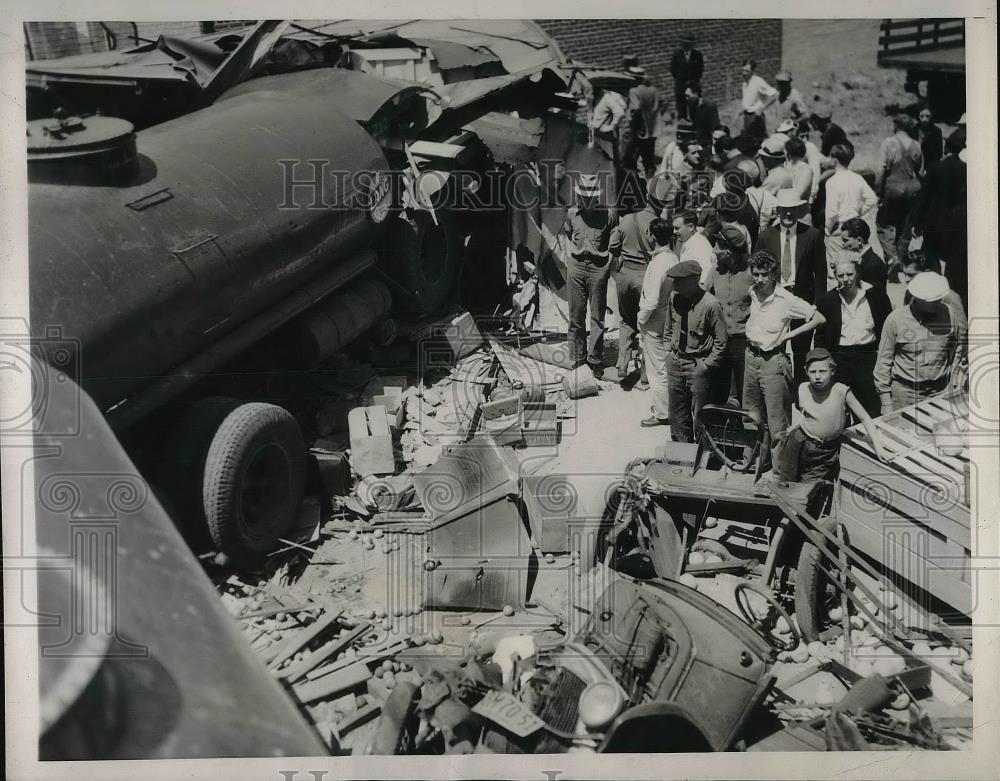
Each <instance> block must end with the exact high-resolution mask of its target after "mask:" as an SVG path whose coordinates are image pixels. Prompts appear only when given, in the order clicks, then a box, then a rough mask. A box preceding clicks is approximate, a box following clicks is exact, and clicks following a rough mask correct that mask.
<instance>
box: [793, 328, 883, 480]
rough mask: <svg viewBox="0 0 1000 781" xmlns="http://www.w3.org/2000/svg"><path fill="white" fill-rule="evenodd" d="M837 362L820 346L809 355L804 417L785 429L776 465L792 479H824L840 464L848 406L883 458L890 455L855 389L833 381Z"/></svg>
mask: <svg viewBox="0 0 1000 781" xmlns="http://www.w3.org/2000/svg"><path fill="white" fill-rule="evenodd" d="M835 370H836V364H835V363H834V362H833V356H831V355H830V352H829V350H827V349H825V348H823V347H817V348H816V349H814V350H810V352H809V354H808V355H807V356H806V376H807V377H808V378H809V381H808V382H803V383H802V384H801V385H799V392H798V398H797V399H796V406H797V407H798V408H799V410H800V411H801V412H802V418H801V420H799V422H798V423H796V424H795V425H794V426H792V427H791V428H789V429H788V431H787V432H786V433H785V438H784V442H783V443H782V445H781V451H780V453H779V456H778V463H777V464H776V465H775V477H776V478H777V479H778V480H784V481H787V482H790V483H797V482H800V481H805V480H820V479H822V478H824V477H827V476H828V475H829V474H830V473H831V472H833V471H834V470H835V468H836V466H837V462H838V460H839V457H840V435H841V434H842V433H843V431H844V428H845V426H846V424H847V410H850V411H851V413H852V414H853V415H854V416H855V418H857V419H858V420H859V421H861V424H862V425H863V426H864V427H865V431H866V432H867V433H868V437H869V438H870V439H871V441H872V443H873V445H874V446H875V452H876V453H877V454H878V457H879V459H881V460H882V461H887V460H888V459H889V456H888V454H887V453H886V451H885V448H884V447H883V446H882V439H881V437H880V435H879V432H878V429H876V428H875V426H874V425H873V424H872V419H871V416H870V415H869V414H868V413H867V412H866V411H865V408H864V407H863V406H862V405H861V402H860V401H858V400H857V399H856V398H855V396H854V394H853V393H852V392H851V389H850V388H848V387H847V386H846V385H844V384H843V383H840V382H834V381H833V375H834V371H835Z"/></svg>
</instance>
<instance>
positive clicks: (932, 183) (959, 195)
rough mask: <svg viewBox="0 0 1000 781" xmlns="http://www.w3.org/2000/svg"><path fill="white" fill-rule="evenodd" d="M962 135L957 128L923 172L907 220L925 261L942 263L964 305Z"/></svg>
mask: <svg viewBox="0 0 1000 781" xmlns="http://www.w3.org/2000/svg"><path fill="white" fill-rule="evenodd" d="M964 148H965V131H964V130H963V129H962V128H959V129H958V130H956V131H955V132H954V133H952V134H951V135H950V136H948V138H947V139H946V140H945V144H944V151H945V156H944V157H943V158H942V159H941V160H939V161H938V162H936V163H934V165H932V166H930V167H929V168H928V169H927V175H926V176H925V177H924V182H923V185H922V187H921V188H920V192H919V193H917V199H916V203H915V204H914V206H913V212H912V214H911V216H910V219H911V222H912V223H913V232H914V233H915V234H916V235H918V236H919V235H921V234H923V237H924V246H923V249H924V252H925V253H926V255H927V257H928V258H931V259H932V260H937V261H944V263H945V272H944V275H945V276H946V277H947V278H948V283H949V284H950V285H951V289H952V290H954V291H956V292H957V293H958V294H959V296H961V298H962V301H963V302H968V295H969V281H968V257H967V248H968V235H967V225H966V203H965V198H966V189H967V176H968V174H967V170H966V166H965V163H964V162H962V160H961V159H960V158H959V156H958V155H959V153H960V152H961V151H962V150H963V149H964Z"/></svg>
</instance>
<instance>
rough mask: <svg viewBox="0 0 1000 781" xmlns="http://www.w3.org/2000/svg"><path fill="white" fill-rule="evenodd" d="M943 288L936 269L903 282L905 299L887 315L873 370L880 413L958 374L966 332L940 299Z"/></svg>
mask: <svg viewBox="0 0 1000 781" xmlns="http://www.w3.org/2000/svg"><path fill="white" fill-rule="evenodd" d="M948 290H949V287H948V280H946V279H945V278H944V277H942V276H941V275H940V274H935V273H934V272H933V271H925V272H923V273H921V274H917V276H915V277H914V278H913V279H912V280H911V281H910V284H909V286H908V287H907V292H908V293H910V295H911V296H912V299H911V300H910V303H909V304H907V305H905V306H902V307H900V308H899V309H896V310H894V311H893V312H892V313H891V314H890V315H889V316H888V317H887V318H886V321H885V325H884V326H883V327H882V338H881V340H880V341H879V350H878V359H877V361H876V363H875V371H874V377H875V387H876V388H877V389H878V394H879V399H880V400H881V409H882V414H883V415H885V414H887V413H889V412H892V411H894V410H898V409H902V408H903V407H907V406H909V405H911V404H916V403H917V402H918V401H920V400H921V399H924V398H927V397H928V396H932V395H934V394H936V393H940V392H942V391H944V390H946V389H947V388H948V387H949V386H950V385H953V384H955V383H956V382H957V381H959V380H960V378H961V377H962V376H963V371H964V368H965V361H966V355H967V352H966V350H967V347H966V341H965V340H966V333H967V332H966V328H965V324H964V323H963V322H961V321H960V320H959V319H958V318H957V317H956V316H955V313H954V312H953V311H952V309H951V307H949V306H947V305H946V304H945V303H944V302H943V301H942V299H943V298H944V297H945V295H946V294H947V292H948Z"/></svg>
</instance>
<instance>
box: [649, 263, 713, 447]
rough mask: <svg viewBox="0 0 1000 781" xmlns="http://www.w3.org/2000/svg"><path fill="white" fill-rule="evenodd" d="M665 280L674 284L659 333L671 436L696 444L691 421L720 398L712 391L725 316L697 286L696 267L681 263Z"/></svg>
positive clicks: (698, 285) (675, 439)
mask: <svg viewBox="0 0 1000 781" xmlns="http://www.w3.org/2000/svg"><path fill="white" fill-rule="evenodd" d="M667 276H669V277H671V278H672V279H673V280H674V289H673V291H671V293H670V299H669V302H668V304H667V318H666V323H665V325H664V330H663V341H664V343H665V344H666V347H667V360H666V364H667V377H668V387H669V401H670V435H671V438H672V439H673V440H674V441H675V442H694V421H696V420H697V419H698V414H699V413H700V412H701V408H702V407H703V406H704V405H705V404H706V403H708V402H709V401H711V399H712V398H713V396H714V395H717V393H718V388H717V387H714V386H715V385H716V383H717V375H718V370H719V367H720V365H721V363H722V359H723V355H724V354H725V350H726V341H727V335H726V316H725V313H724V312H723V311H722V304H720V303H719V302H718V300H717V299H716V298H715V296H713V295H712V294H711V293H709V292H707V291H706V290H705V289H704V288H703V287H701V285H700V284H699V280H700V278H701V266H699V265H698V263H696V262H695V261H693V260H686V261H684V260H682V261H681V262H680V263H678V264H677V265H676V266H674V267H673V268H671V269H670V270H669V271H667ZM727 387H728V384H727Z"/></svg>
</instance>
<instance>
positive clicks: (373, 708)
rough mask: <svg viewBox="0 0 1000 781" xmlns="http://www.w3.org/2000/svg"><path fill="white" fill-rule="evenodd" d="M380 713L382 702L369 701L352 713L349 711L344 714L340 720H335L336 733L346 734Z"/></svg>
mask: <svg viewBox="0 0 1000 781" xmlns="http://www.w3.org/2000/svg"><path fill="white" fill-rule="evenodd" d="M381 713H382V703H381V702H370V703H368V704H367V705H365V706H364V707H363V708H359V709H358V710H356V711H354V713H349V714H348V715H346V716H344V718H342V719H341V720H340V721H338V722H337V733H338V734H340V735H346V734H347V733H348V732H350V731H351V730H352V729H356V728H357V727H360V726H361V725H362V724H366V723H368V722H369V721H371V720H372V719H373V718H375V717H376V716H378V715H379V714H381Z"/></svg>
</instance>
